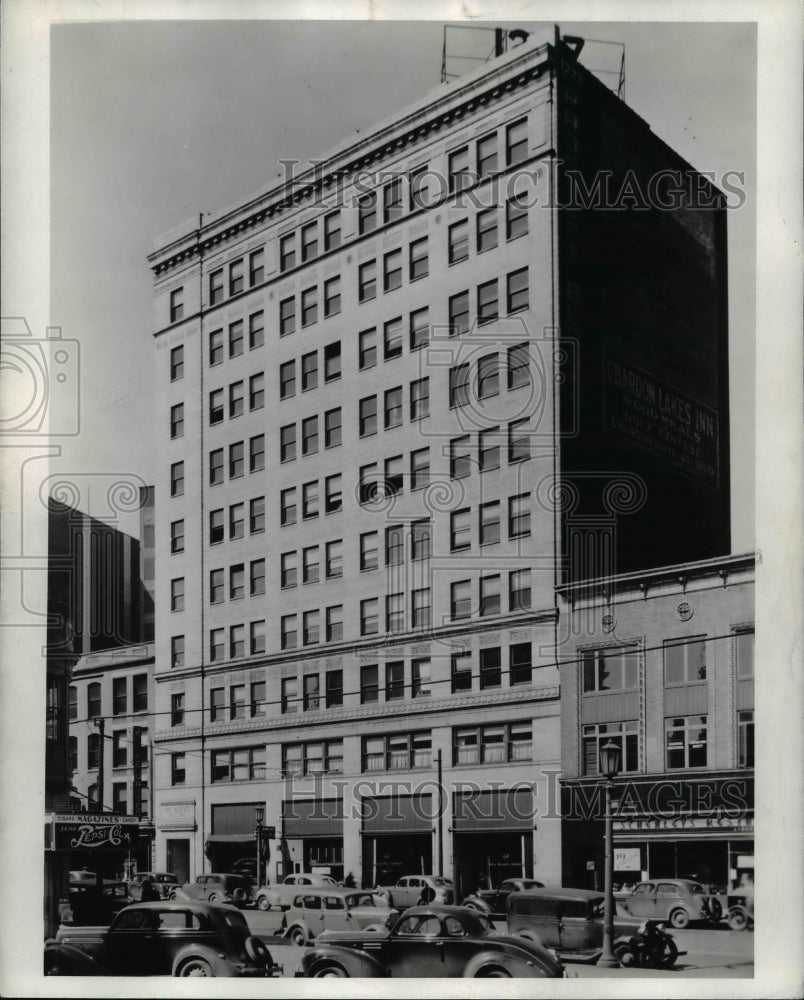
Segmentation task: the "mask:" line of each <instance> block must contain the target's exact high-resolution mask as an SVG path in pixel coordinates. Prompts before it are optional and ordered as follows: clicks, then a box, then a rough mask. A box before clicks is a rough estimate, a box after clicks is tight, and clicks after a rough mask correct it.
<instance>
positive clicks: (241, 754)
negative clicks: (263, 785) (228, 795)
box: [212, 746, 265, 781]
mask: <svg viewBox="0 0 804 1000" xmlns="http://www.w3.org/2000/svg"><path fill="white" fill-rule="evenodd" d="M264 778H265V747H264V746H261V747H242V748H235V749H231V750H229V749H227V750H213V751H212V780H213V781H262V780H264Z"/></svg>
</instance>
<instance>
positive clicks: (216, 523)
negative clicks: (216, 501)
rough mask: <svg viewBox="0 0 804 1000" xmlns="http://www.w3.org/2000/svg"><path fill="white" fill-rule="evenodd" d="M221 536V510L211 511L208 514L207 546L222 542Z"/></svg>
mask: <svg viewBox="0 0 804 1000" xmlns="http://www.w3.org/2000/svg"><path fill="white" fill-rule="evenodd" d="M223 538H224V534H223V509H222V508H221V509H220V510H211V511H210V512H209V544H210V545H216V544H217V543H218V542H222V541H223Z"/></svg>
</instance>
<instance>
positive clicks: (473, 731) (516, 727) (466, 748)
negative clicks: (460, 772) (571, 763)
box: [452, 722, 533, 765]
mask: <svg viewBox="0 0 804 1000" xmlns="http://www.w3.org/2000/svg"><path fill="white" fill-rule="evenodd" d="M532 741H533V735H532V728H531V723H530V722H510V723H507V724H506V723H500V724H498V725H490V726H462V727H461V728H459V729H453V731H452V747H453V764H455V765H458V764H503V763H508V762H512V761H518V760H530V759H531V755H532Z"/></svg>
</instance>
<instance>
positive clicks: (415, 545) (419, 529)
mask: <svg viewBox="0 0 804 1000" xmlns="http://www.w3.org/2000/svg"><path fill="white" fill-rule="evenodd" d="M431 527H432V526H431V523H430V521H429V520H428V519H427V518H423V519H422V520H421V521H413V522H411V525H410V557H411V559H429V558H430V547H431V539H432V531H431Z"/></svg>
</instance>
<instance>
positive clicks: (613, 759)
mask: <svg viewBox="0 0 804 1000" xmlns="http://www.w3.org/2000/svg"><path fill="white" fill-rule="evenodd" d="M619 770H620V747H619V746H618V745H617V744H616V743H615V742H614V741H613V740H609V741H608V742H607V743H604V744H603V746H602V747H601V748H600V773H601V774H603V775H604V776H605V778H606V782H605V786H604V787H605V790H606V813H605V837H606V858H605V867H604V887H603V891H604V893H605V902H604V911H603V951H602V952H601V954H600V958H599V959H598V962H597V964H598V965H599V966H600V967H601V968H604V969H616V968H617V967H618V966H619V964H620V963H619V962H618V961H617V959H616V958H615V957H614V950H613V948H612V945H613V943H614V889H613V887H612V867H613V866H612V860H613V855H614V846H613V843H612V840H613V838H612V829H611V789H612V785H613V779H614V778H615V776H616V775H617V772H618V771H619Z"/></svg>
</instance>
